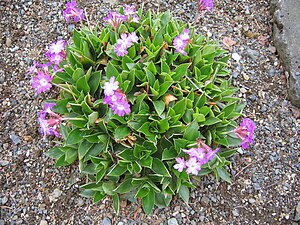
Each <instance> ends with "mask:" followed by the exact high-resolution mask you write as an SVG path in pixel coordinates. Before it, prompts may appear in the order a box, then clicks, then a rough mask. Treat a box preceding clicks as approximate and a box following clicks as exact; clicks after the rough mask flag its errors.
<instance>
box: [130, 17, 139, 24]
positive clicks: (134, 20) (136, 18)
mask: <svg viewBox="0 0 300 225" xmlns="http://www.w3.org/2000/svg"><path fill="white" fill-rule="evenodd" d="M131 21H132V22H134V23H138V22H140V17H138V16H136V15H133V16H132V19H131Z"/></svg>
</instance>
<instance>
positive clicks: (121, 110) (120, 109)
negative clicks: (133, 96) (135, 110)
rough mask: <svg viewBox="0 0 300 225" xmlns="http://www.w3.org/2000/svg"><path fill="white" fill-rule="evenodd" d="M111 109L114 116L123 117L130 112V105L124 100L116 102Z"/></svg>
mask: <svg viewBox="0 0 300 225" xmlns="http://www.w3.org/2000/svg"><path fill="white" fill-rule="evenodd" d="M111 109H112V110H113V112H114V114H118V116H124V115H125V114H129V113H130V112H131V110H130V105H129V103H128V102H127V101H126V100H122V101H117V102H115V103H114V104H113V105H111Z"/></svg>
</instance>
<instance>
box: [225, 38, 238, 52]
mask: <svg viewBox="0 0 300 225" xmlns="http://www.w3.org/2000/svg"><path fill="white" fill-rule="evenodd" d="M235 44H236V41H235V40H232V39H231V38H230V37H225V38H224V39H223V45H224V47H225V48H226V49H228V50H229V51H232V46H233V45H235Z"/></svg>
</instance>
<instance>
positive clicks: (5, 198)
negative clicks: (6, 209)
mask: <svg viewBox="0 0 300 225" xmlns="http://www.w3.org/2000/svg"><path fill="white" fill-rule="evenodd" d="M7 201H8V198H7V197H6V196H4V197H3V198H2V201H1V202H2V205H4V204H6V202H7Z"/></svg>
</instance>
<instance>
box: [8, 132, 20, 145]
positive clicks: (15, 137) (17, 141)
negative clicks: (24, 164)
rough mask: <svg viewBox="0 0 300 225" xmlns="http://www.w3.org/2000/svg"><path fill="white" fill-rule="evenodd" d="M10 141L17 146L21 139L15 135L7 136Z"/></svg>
mask: <svg viewBox="0 0 300 225" xmlns="http://www.w3.org/2000/svg"><path fill="white" fill-rule="evenodd" d="M9 137H10V139H11V140H12V142H13V143H14V144H15V145H17V144H20V143H21V139H20V137H19V136H17V135H15V134H12V135H9Z"/></svg>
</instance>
